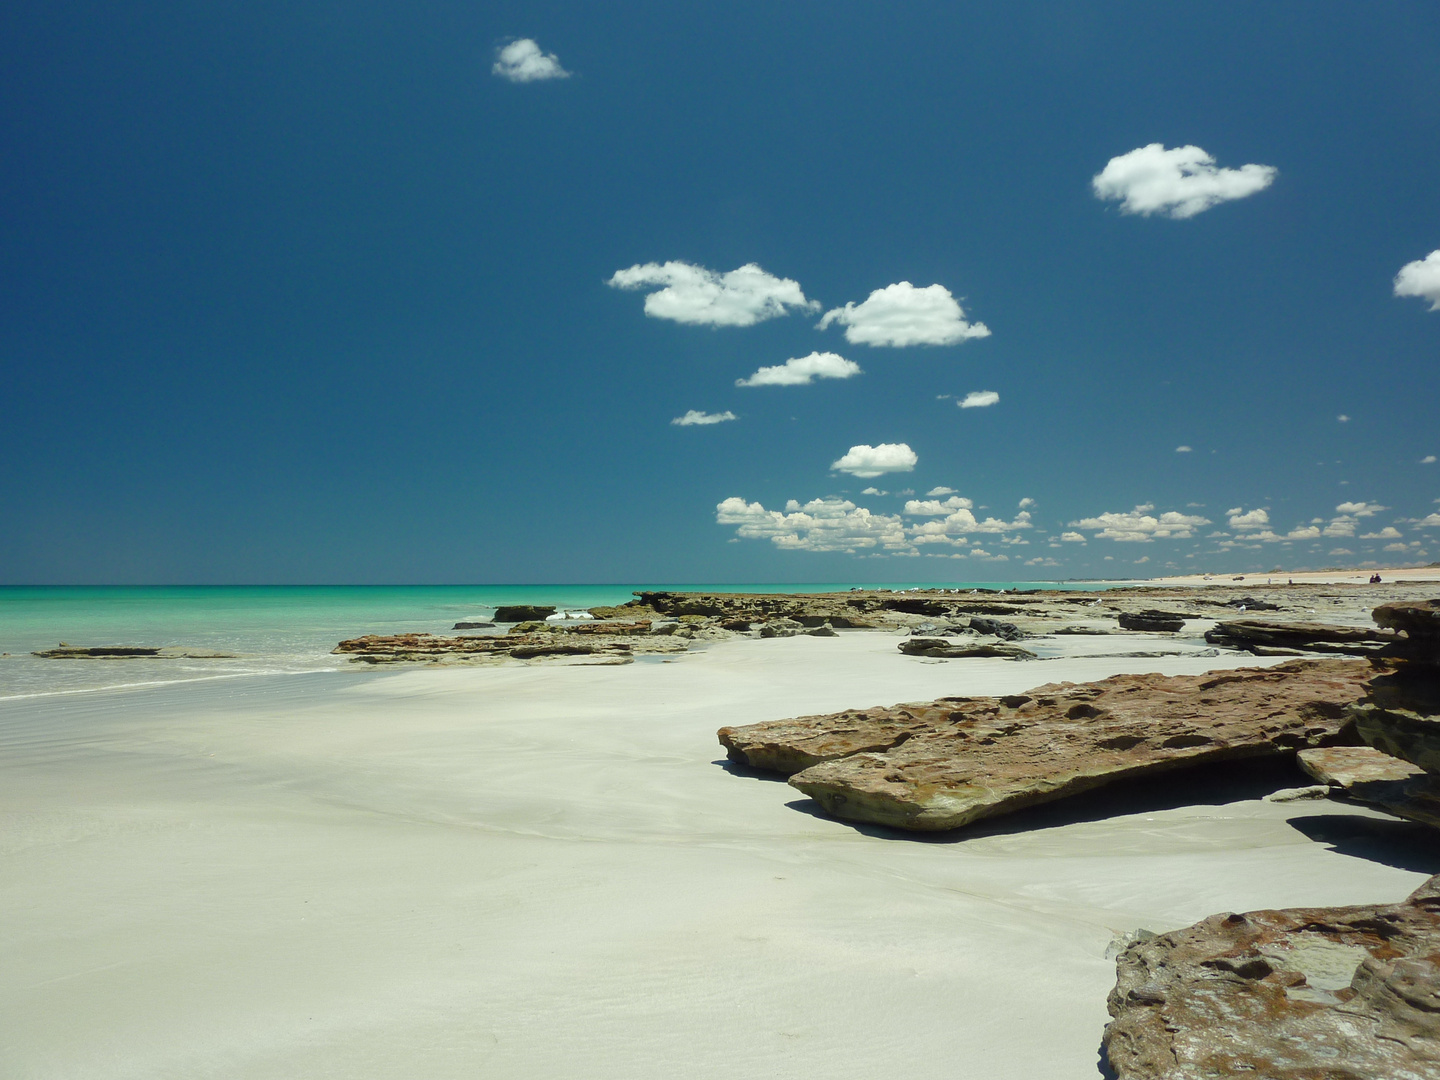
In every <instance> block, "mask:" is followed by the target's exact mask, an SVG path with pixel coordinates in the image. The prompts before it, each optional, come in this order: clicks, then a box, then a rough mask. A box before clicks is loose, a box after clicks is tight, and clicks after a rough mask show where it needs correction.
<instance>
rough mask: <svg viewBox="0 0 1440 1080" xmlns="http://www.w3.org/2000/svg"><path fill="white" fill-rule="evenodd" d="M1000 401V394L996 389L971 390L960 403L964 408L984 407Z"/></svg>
mask: <svg viewBox="0 0 1440 1080" xmlns="http://www.w3.org/2000/svg"><path fill="white" fill-rule="evenodd" d="M999 401H1000V395H999V394H997V393H996V392H995V391H994V390H971V391H970V393H968V394H966V395H965V397H964V398H963V399H962V400H961V401H959V402H958V404H959V406H960V408H962V409H984V408H986V407H987V406H990V405H995V404H998V403H999Z"/></svg>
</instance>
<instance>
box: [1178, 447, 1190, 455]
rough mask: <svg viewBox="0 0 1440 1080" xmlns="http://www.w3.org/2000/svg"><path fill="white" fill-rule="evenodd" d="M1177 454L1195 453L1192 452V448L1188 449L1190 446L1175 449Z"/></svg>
mask: <svg viewBox="0 0 1440 1080" xmlns="http://www.w3.org/2000/svg"><path fill="white" fill-rule="evenodd" d="M1175 453H1177V454H1189V453H1193V451H1192V450H1191V449H1190V447H1188V446H1177V447H1175Z"/></svg>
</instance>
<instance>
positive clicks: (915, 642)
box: [899, 637, 1035, 660]
mask: <svg viewBox="0 0 1440 1080" xmlns="http://www.w3.org/2000/svg"><path fill="white" fill-rule="evenodd" d="M899 649H900V651H901V652H902V653H904V654H905V655H906V656H933V657H938V658H940V659H945V660H955V659H959V658H961V657H966V656H990V657H1000V658H1002V659H1005V660H1034V659H1035V654H1034V653H1033V652H1031V651H1030V650H1029V649H1027V648H1025V647H1023V646H1021V645H1011V644H1009V643H1007V642H986V641H975V640H974V639H973V638H972V639H971V640H969V641H961V642H953V641H947V640H945V639H944V638H932V637H912V638H907V639H906V640H904V641H902V642H900V645H899Z"/></svg>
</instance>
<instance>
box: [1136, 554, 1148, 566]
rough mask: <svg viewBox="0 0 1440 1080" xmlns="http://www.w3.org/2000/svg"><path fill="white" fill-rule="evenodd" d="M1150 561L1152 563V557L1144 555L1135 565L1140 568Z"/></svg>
mask: <svg viewBox="0 0 1440 1080" xmlns="http://www.w3.org/2000/svg"><path fill="white" fill-rule="evenodd" d="M1149 561H1150V556H1149V555H1142V556H1141V557H1140V558H1138V559H1136V560H1135V565H1136V566H1139V565H1140V564H1141V563H1147V562H1149Z"/></svg>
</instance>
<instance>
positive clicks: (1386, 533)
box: [1360, 525, 1400, 540]
mask: <svg viewBox="0 0 1440 1080" xmlns="http://www.w3.org/2000/svg"><path fill="white" fill-rule="evenodd" d="M1360 539H1361V540H1399V539H1400V530H1399V529H1397V528H1395V526H1394V525H1386V526H1385V527H1384V528H1383V529H1381V530H1380V531H1379V532H1368V533H1361V534H1360Z"/></svg>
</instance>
